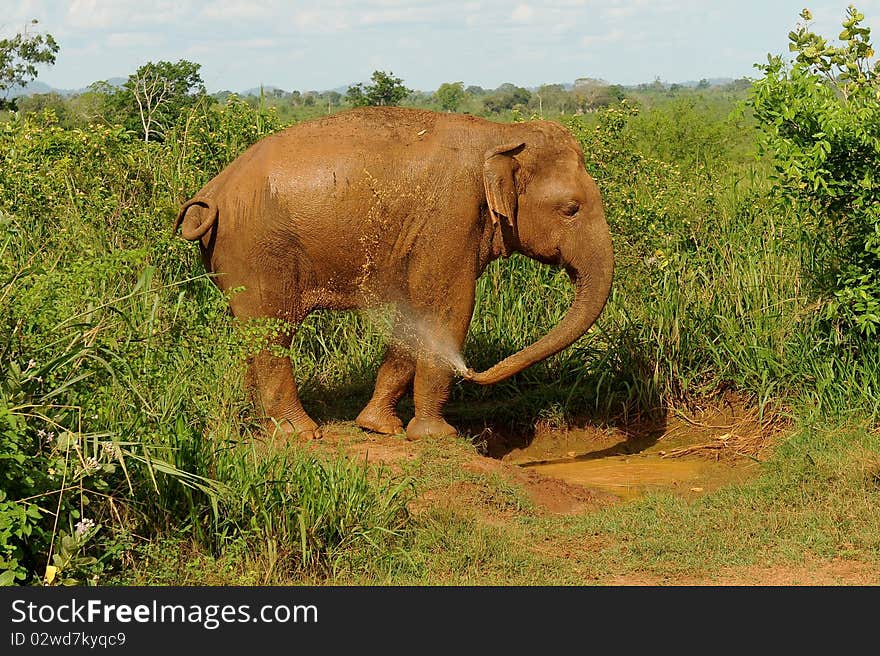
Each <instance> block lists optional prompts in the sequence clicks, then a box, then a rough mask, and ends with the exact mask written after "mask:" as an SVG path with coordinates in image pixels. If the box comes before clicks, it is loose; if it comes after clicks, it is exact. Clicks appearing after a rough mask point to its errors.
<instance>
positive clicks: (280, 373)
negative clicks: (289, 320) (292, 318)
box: [248, 338, 321, 440]
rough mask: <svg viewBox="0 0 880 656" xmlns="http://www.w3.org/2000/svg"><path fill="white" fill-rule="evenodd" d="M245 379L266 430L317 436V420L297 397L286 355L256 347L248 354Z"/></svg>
mask: <svg viewBox="0 0 880 656" xmlns="http://www.w3.org/2000/svg"><path fill="white" fill-rule="evenodd" d="M289 341H290V339H289V338H287V342H288V344H289ZM248 379H249V382H250V384H251V388H252V391H253V393H254V402H255V406H256V408H257V411H258V412H259V413H260V417H261V419H262V422H263V426H264V427H265V430H266V432H267V433H269V434H270V435H273V436H284V437H297V438H299V439H306V440H312V439H319V438H320V437H321V431H320V429H319V428H318V424H317V423H315V421H314V420H313V419H312V418H311V417H309V415H308V413H306V411H305V409H304V408H303V406H302V403H301V402H300V400H299V394H298V393H297V388H296V381H295V380H294V377H293V369H292V367H291V364H290V358H288V357H280V356H276V355H273V354H272V353H270V352H269V351H268V350H263V351H260V352H259V353H257V354H256V355H253V356H251V357H250V358H248Z"/></svg>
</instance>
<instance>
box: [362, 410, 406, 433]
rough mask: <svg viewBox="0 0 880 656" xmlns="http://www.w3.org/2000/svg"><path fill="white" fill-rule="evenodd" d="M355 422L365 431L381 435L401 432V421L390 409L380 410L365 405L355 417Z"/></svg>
mask: <svg viewBox="0 0 880 656" xmlns="http://www.w3.org/2000/svg"><path fill="white" fill-rule="evenodd" d="M355 423H356V424H357V425H358V426H360V427H361V428H363V429H364V430H366V431H371V432H373V433H382V434H383V435H399V434H400V433H402V432H403V422H401V421H400V418H399V417H398V416H397V415H396V414H394V412H393V411H391V410H387V409H385V410H381V409H377V408H375V407H373V405H372V404H369V405H367V407H366V408H364V409H363V410H361V413H360V414H359V415H358V416H357V419H355Z"/></svg>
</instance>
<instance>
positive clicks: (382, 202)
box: [175, 107, 614, 439]
mask: <svg viewBox="0 0 880 656" xmlns="http://www.w3.org/2000/svg"><path fill="white" fill-rule="evenodd" d="M181 225H182V234H183V237H184V238H186V239H190V240H199V241H200V249H201V254H202V259H203V261H204V263H205V266H206V268H207V270H208V271H211V272H215V273H217V274H219V275H218V276H216V277H215V280H216V282H217V284H218V285H219V286H220V288H221V289H223V290H229V289H233V288H244V291H241V292H238V293H235V294H233V295H232V296H231V300H230V305H231V309H232V312H233V314H234V315H235V316H236V317H238V318H240V319H247V318H259V317H271V318H278V319H282V320H285V321H288V322H290V323H291V324H293V325H297V324H299V323H300V322H301V321H302V320H303V319H304V318H305V317H306V315H308V314H309V312H311V311H312V310H315V309H319V308H324V309H334V310H342V309H350V308H365V307H374V306H381V305H383V304H388V303H392V304H399V305H400V306H401V307H406V308H408V312H411V313H415V314H416V315H417V316H418V317H419V318H420V319H419V321H422V320H423V319H424V320H427V321H428V322H430V323H431V324H432V325H436V326H440V327H442V330H443V331H444V334H446V335H447V336H448V339H450V340H451V342H452V344H453V346H454V347H455V348H459V347H460V346H461V344H462V342H463V340H464V338H465V335H466V333H467V329H468V324H469V323H470V320H471V316H472V314H473V309H474V296H475V285H476V280H477V278H478V277H479V276H480V274H481V273H482V272H483V270H484V269H485V268H486V265H487V264H488V263H489V262H490V261H492V260H493V259H495V258H497V257H502V256H507V255H510V254H511V253H513V252H519V253H523V254H525V255H527V256H529V257H532V258H534V259H536V260H538V261H540V262H543V263H546V264H552V265H558V266H562V267H564V268H565V269H566V270H567V271H568V273H569V275H570V276H571V279H572V281H573V282H574V285H575V290H576V291H575V298H574V301H573V302H572V305H571V307H570V309H569V311H568V312H567V313H566V315H565V317H564V318H563V319H562V321H561V322H560V323H559V324H558V325H557V326H555V327H554V328H553V329H552V330H551V331H550V332H549V333H547V334H546V335H545V336H544V337H542V338H541V339H540V340H538V341H537V342H535V343H534V344H532V345H530V346H529V347H527V348H525V349H523V350H522V351H519V352H518V353H515V354H513V355H511V356H510V357H508V358H506V359H505V360H503V361H502V362H500V363H498V364H496V365H495V366H493V367H492V368H490V369H488V370H487V371H484V372H480V373H474V372H470V371H469V372H468V373H467V374H465V377H467V378H470V379H471V380H473V381H474V382H477V383H480V384H484V385H488V384H491V383H495V382H498V381H501V380H504V379H505V378H507V377H509V376H512V375H513V374H515V373H517V372H519V371H521V370H523V369H524V368H526V367H528V366H530V365H532V364H534V363H536V362H538V361H540V360H542V359H544V358H547V357H549V356H551V355H553V354H555V353H557V352H559V351H560V350H562V349H564V348H566V347H567V346H569V345H570V344H571V343H572V342H574V341H575V340H576V339H577V338H578V337H580V336H581V335H582V334H583V333H585V332H586V331H587V330H588V329H589V328H590V326H591V325H592V324H593V322H594V321H595V320H596V318H597V317H598V316H599V313H600V312H601V311H602V308H603V307H604V305H605V302H606V299H607V298H608V294H609V289H610V286H611V279H612V271H613V264H614V263H613V255H612V248H611V238H610V235H609V232H608V225H607V224H606V222H605V215H604V211H603V207H602V200H601V197H600V194H599V190H598V188H597V187H596V184H595V182H594V181H593V179H592V178H591V177H590V176H589V175H588V174H587V171H586V169H585V168H584V162H583V154H582V153H581V151H580V148H579V146H578V144H577V142H576V141H575V140H574V139H573V138H572V136H571V135H570V134H569V133H568V132H567V131H566V130H565V129H564V128H563V127H561V126H560V125H558V124H556V123H552V122H545V121H531V122H527V123H514V124H502V123H495V122H491V121H487V120H483V119H479V118H475V117H472V116H466V115H458V114H440V113H435V112H429V111H421V110H414V109H402V108H395V107H382V108H378V107H374V108H361V109H355V110H351V111H348V112H342V113H339V114H334V115H332V116H328V117H326V118H322V119H318V120H314V121H309V122H305V123H301V124H298V125H296V126H293V127H291V128H288V129H286V130H284V131H282V132H279V133H277V134H274V135H271V136H269V137H266V138H264V139H262V140H261V141H260V142H258V143H256V144H254V145H253V146H252V147H251V148H249V149H248V150H247V151H246V152H245V153H243V154H242V155H241V156H240V157H239V158H238V159H236V160H235V161H234V162H232V164H230V165H229V166H228V167H227V168H226V169H225V170H223V171H222V172H221V173H220V174H219V175H217V177H215V178H214V179H213V180H211V181H210V182H209V183H208V184H207V185H205V187H204V188H203V189H202V190H201V191H199V192H198V194H197V195H196V196H195V197H194V198H193V199H192V200H190V201H188V202H187V203H185V204H184V206H183V207H182V208H181V211H180V215H179V216H178V220H177V222H176V224H175V230H176V229H177V227H178V226H181ZM536 312H540V310H539V309H536ZM406 323H407V320H406V319H405V318H403V317H399V318H398V320H397V324H396V325H395V334H396V335H398V336H400V337H401V340H402V336H403V335H404V334H405V333H406V332H407V331H408V330H409V328H410V327H409V326H408V325H406ZM401 340H395V339H392V340H391V343H390V344H389V347H388V350H387V352H386V355H385V359H384V361H383V363H382V365H381V368H380V369H379V373H378V376H377V380H376V386H375V390H374V393H373V397H372V399H371V400H370V402H369V403H368V404H367V406H366V407H365V408H364V410H363V411H362V412H361V413H360V415H359V416H358V418H357V423H358V425H359V426H361V427H363V428H365V429H367V430H371V431H375V432H379V433H399V432H402V429H403V426H402V423H401V421H400V419H399V418H398V416H397V413H396V405H397V402H398V401H399V400H400V399H401V397H402V396H403V395H404V393H406V391H407V390H408V389H409V386H410V385H412V388H413V400H414V405H415V416H414V417H413V418H412V420H411V421H410V422H409V424H408V425H407V427H406V434H407V436H408V437H409V438H411V439H415V438H420V437H425V436H428V435H450V434H454V433H455V432H456V431H455V429H454V428H453V427H452V426H450V425H449V424H448V423H446V421H445V420H444V419H443V414H442V409H443V405H444V404H445V402H446V400H447V398H448V393H449V385H450V381H451V379H452V376H453V370H452V367H451V366H450V365H449V364H448V363H447V362H445V361H444V360H442V359H441V358H438V357H436V356H435V355H433V354H432V353H431V352H430V351H424V350H419V351H414V350H412V349H409V348H406V347H405V346H404V345H403V341H401ZM275 343H276V344H277V345H279V346H282V347H287V346H289V344H290V336H282V337H279V338H278V339H277V340H276V342H275ZM249 378H250V382H251V383H252V385H253V387H254V388H255V390H256V392H257V401H258V404H259V406H260V407H261V408H262V411H263V413H264V414H265V417H266V418H267V422H268V423H269V424H270V425H271V426H273V427H275V429H276V430H277V429H281V430H283V431H285V432H286V433H288V434H291V435H293V434H298V435H300V436H301V437H305V438H313V437H318V436H320V431H319V428H318V425H317V424H316V423H315V422H314V421H313V420H312V419H311V418H310V417H309V416H308V414H306V411H305V410H304V409H303V407H302V405H301V404H300V400H299V397H298V395H297V388H296V383H295V382H294V375H293V371H292V368H291V362H290V360H289V359H288V358H282V357H276V356H274V355H272V354H271V353H269V351H268V350H267V351H263V352H261V353H259V354H257V355H256V356H254V357H253V358H251V360H250V363H249Z"/></svg>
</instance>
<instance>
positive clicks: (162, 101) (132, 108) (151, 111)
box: [115, 59, 207, 141]
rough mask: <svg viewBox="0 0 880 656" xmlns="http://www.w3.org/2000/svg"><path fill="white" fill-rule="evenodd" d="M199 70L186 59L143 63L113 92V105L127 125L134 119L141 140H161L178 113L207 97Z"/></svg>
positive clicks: (199, 66)
mask: <svg viewBox="0 0 880 656" xmlns="http://www.w3.org/2000/svg"><path fill="white" fill-rule="evenodd" d="M201 67H202V66H201V64H196V63H194V62H191V61H187V60H186V59H181V60H179V61H178V62H176V63H171V62H168V61H159V62H156V63H153V62H147V63H146V64H144V65H143V66H141V67H140V68H139V69H137V71H136V72H135V73H133V74H132V75H130V76H129V77H128V80H127V81H126V83H125V84H124V85H123V86H122V88H121V89H119V90H118V91H117V92H116V94H115V103H116V104H117V106H118V107H119V109H120V110H121V113H122V114H123V115H124V116H125V115H126V114H127V115H128V118H129V121H127V122H128V123H130V122H131V117H134V119H135V121H136V126H137V128H139V131H140V132H141V134H142V135H143V138H144V141H150V139H153V138H156V139H159V140H162V139H164V137H165V132H166V131H167V130H168V129H169V128H170V127H171V126H172V125H173V124H174V122H175V121H176V120H177V118H178V116H180V114H181V112H183V111H184V110H185V109H188V108H190V107H193V106H194V105H195V104H196V103H197V102H199V101H200V100H202V99H204V98H206V97H207V96H206V92H205V84H204V82H203V81H202V76H201V75H200V74H199V69H200V68H201Z"/></svg>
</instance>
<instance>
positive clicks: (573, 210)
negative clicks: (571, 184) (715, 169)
mask: <svg viewBox="0 0 880 656" xmlns="http://www.w3.org/2000/svg"><path fill="white" fill-rule="evenodd" d="M580 209H581V204H580V203H578V202H577V201H576V200H572V201H569V202H567V203H565V204H564V205H563V206H562V213H563V214H564V215H565V216H574V215H575V214H577V213H578V211H579V210H580Z"/></svg>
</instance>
